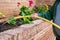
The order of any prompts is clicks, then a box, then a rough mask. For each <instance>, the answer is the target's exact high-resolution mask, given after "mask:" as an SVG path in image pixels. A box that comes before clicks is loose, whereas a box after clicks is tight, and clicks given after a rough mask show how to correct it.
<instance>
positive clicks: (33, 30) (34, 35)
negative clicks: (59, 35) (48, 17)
mask: <svg viewBox="0 0 60 40" xmlns="http://www.w3.org/2000/svg"><path fill="white" fill-rule="evenodd" d="M33 22H34V23H33V24H24V25H21V26H19V27H17V28H15V29H10V30H7V31H4V32H1V33H0V40H54V39H55V37H54V35H53V31H52V25H51V24H50V23H47V22H45V21H42V20H35V21H33Z"/></svg>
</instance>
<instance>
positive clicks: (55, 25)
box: [14, 16, 60, 30]
mask: <svg viewBox="0 0 60 40" xmlns="http://www.w3.org/2000/svg"><path fill="white" fill-rule="evenodd" d="M26 17H31V16H17V17H15V18H14V19H15V20H16V19H19V18H26ZM35 18H38V19H40V20H44V21H46V22H48V23H50V24H52V25H54V27H56V28H58V29H59V30H60V26H59V25H57V24H55V23H53V22H52V21H49V20H47V19H45V18H42V17H39V16H36V17H35Z"/></svg>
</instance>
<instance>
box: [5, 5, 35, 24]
mask: <svg viewBox="0 0 60 40" xmlns="http://www.w3.org/2000/svg"><path fill="white" fill-rule="evenodd" d="M20 11H21V12H20V13H19V15H20V16H28V15H31V14H33V13H34V11H33V10H29V8H28V7H25V6H22V7H21V9H20ZM17 20H18V19H17ZM32 20H33V19H32V18H30V17H29V18H21V19H19V24H25V23H31V22H32ZM6 22H7V23H8V24H10V25H15V24H16V23H17V22H16V20H14V16H12V17H11V19H10V20H7V21H6Z"/></svg>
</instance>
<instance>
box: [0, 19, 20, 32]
mask: <svg viewBox="0 0 60 40" xmlns="http://www.w3.org/2000/svg"><path fill="white" fill-rule="evenodd" d="M4 23H5V22H1V23H0V32H3V31H6V30H9V29H14V28H16V27H18V26H20V25H21V24H19V21H18V20H17V21H16V24H15V25H10V24H8V23H5V24H4Z"/></svg>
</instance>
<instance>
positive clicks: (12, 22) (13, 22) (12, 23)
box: [7, 16, 16, 25]
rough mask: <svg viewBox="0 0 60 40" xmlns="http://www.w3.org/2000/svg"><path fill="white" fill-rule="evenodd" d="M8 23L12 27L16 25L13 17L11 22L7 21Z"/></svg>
mask: <svg viewBox="0 0 60 40" xmlns="http://www.w3.org/2000/svg"><path fill="white" fill-rule="evenodd" d="M7 23H8V24H10V25H15V24H16V21H15V20H14V16H12V17H11V19H10V20H7Z"/></svg>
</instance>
